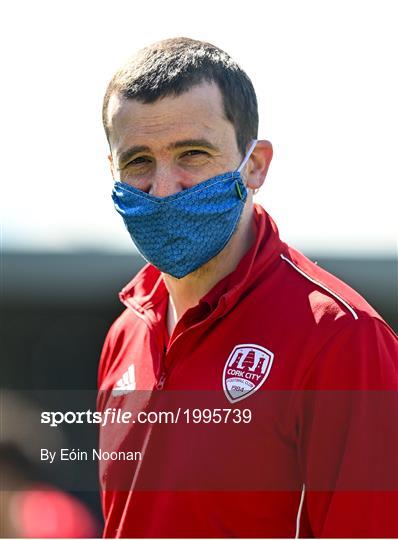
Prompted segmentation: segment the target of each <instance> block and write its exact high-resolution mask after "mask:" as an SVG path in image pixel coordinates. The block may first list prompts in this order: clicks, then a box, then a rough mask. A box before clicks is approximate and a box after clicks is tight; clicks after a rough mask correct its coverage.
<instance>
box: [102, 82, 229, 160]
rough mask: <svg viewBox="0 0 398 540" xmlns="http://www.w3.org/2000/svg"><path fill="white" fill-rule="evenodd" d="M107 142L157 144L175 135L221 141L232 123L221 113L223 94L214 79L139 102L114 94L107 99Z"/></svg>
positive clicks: (114, 145)
mask: <svg viewBox="0 0 398 540" xmlns="http://www.w3.org/2000/svg"><path fill="white" fill-rule="evenodd" d="M108 123H109V126H110V143H111V146H112V148H113V149H114V150H116V151H117V150H121V149H122V148H123V147H126V146H129V145H131V144H145V145H148V146H151V147H152V146H155V147H156V146H157V145H158V143H160V142H163V143H170V142H172V141H173V140H175V139H176V138H178V139H180V138H187V139H196V138H210V139H211V140H217V141H219V142H221V140H222V139H224V140H225V139H228V138H230V137H231V136H232V139H235V131H234V127H233V125H232V124H231V122H229V121H228V120H227V119H226V117H225V114H224V106H223V101H222V95H221V92H220V90H219V88H218V86H217V85H216V84H214V83H208V82H203V83H201V84H198V85H196V86H194V87H192V88H191V89H190V90H188V91H187V92H184V93H183V94H181V95H179V96H168V97H164V98H161V99H158V100H157V101H155V102H153V103H142V102H140V101H138V100H135V99H125V98H123V97H121V96H120V95H118V94H113V95H112V96H111V98H110V100H109V107H108Z"/></svg>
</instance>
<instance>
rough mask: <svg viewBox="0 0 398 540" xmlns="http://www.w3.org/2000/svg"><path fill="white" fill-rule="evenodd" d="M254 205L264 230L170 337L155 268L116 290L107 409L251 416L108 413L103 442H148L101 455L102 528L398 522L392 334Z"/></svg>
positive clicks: (375, 532) (262, 530) (326, 530)
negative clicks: (148, 420) (161, 419)
mask: <svg viewBox="0 0 398 540" xmlns="http://www.w3.org/2000/svg"><path fill="white" fill-rule="evenodd" d="M254 217H255V223H256V227H257V237H256V241H255V244H254V245H253V246H252V247H251V248H250V250H249V251H248V252H247V253H246V254H245V256H244V257H243V258H242V260H241V261H240V263H239V265H238V267H237V268H236V269H235V271H233V272H232V273H231V274H229V275H228V276H227V277H225V278H224V279H222V280H221V281H220V282H219V283H218V284H217V285H216V286H215V287H214V288H213V289H212V290H211V291H210V292H209V293H208V294H207V295H206V296H205V297H204V298H202V299H201V301H200V302H199V304H198V305H197V306H195V307H194V308H192V309H190V310H188V311H187V312H186V313H185V314H184V316H183V317H182V318H181V319H180V320H179V322H178V324H177V326H176V328H175V329H174V331H173V335H172V336H171V338H170V339H169V336H168V334H167V330H166V320H165V316H166V310H167V302H168V294H167V290H166V287H165V285H164V282H163V280H162V277H161V274H160V273H159V271H158V270H157V269H155V268H154V267H153V266H151V265H146V266H145V267H144V268H143V269H142V270H141V271H140V272H139V274H137V276H136V277H135V278H134V279H133V280H132V281H131V283H129V284H128V285H127V286H126V287H125V288H124V289H123V290H122V292H121V293H120V298H121V300H122V302H123V303H124V304H125V305H126V310H125V311H124V312H123V313H122V314H121V316H120V317H119V318H118V319H117V320H116V321H115V323H114V324H113V325H112V327H111V329H110V331H109V333H108V336H107V338H106V341H105V344H104V347H103V351H102V356H101V360H100V366H99V388H100V392H99V397H98V409H99V410H101V411H103V410H105V409H106V408H108V407H110V408H116V409H118V408H121V409H123V410H124V411H131V412H132V414H133V418H137V415H138V413H139V411H141V410H144V411H148V410H152V408H153V409H154V410H163V409H165V410H166V409H168V408H169V409H170V408H173V407H172V406H171V405H170V404H171V403H173V406H174V405H179V404H180V405H182V408H181V411H180V412H181V414H182V415H183V419H184V420H187V417H186V416H184V413H183V411H185V410H186V409H188V413H185V415H190V414H192V412H191V410H192V409H194V408H195V407H196V408H197V409H198V410H199V411H201V410H202V409H204V408H207V409H209V410H210V411H214V409H215V407H217V411H219V410H220V409H221V410H223V409H226V410H228V409H231V410H232V411H235V412H232V413H231V414H232V416H233V415H234V414H235V415H236V414H240V413H236V410H239V411H241V413H242V414H243V411H244V410H247V409H248V410H250V411H251V414H252V416H253V421H251V422H249V423H245V424H243V423H242V422H241V423H236V424H234V423H232V422H230V421H225V422H224V420H225V418H224V416H225V415H226V414H227V413H225V411H224V412H223V415H224V416H223V421H222V422H221V423H214V422H210V423H208V424H206V423H205V422H204V421H203V422H202V421H201V422H199V423H197V424H194V423H192V416H191V423H188V421H186V422H185V423H184V422H178V425H177V424H173V425H167V426H166V427H165V425H163V424H158V423H153V424H137V423H134V424H131V423H130V424H112V425H109V426H107V427H104V428H101V433H100V447H102V448H103V449H105V450H108V451H119V450H133V451H141V457H142V459H141V460H136V461H120V460H119V461H111V460H106V461H101V462H100V482H101V497H102V506H103V512H104V518H105V530H104V536H105V537H232V536H233V537H293V536H295V535H296V534H298V535H299V536H301V537H396V536H398V473H397V471H398V466H397V454H398V450H397V449H398V410H397V389H398V362H397V357H398V355H397V352H398V347H397V339H396V336H395V334H394V333H393V331H392V330H391V328H389V326H388V325H387V324H386V323H385V322H384V321H383V320H382V319H381V317H380V316H379V315H378V314H377V313H376V312H375V310H374V309H373V308H372V307H371V306H370V305H369V304H368V303H367V302H366V301H365V300H364V299H363V298H362V297H361V296H360V295H359V294H357V293H356V292H355V291H353V290H352V289H351V288H350V287H348V286H347V285H346V284H344V283H342V282H341V281H340V280H339V279H337V278H336V277H334V276H332V275H331V274H329V273H328V272H326V271H325V270H323V269H321V268H319V267H318V266H317V265H316V264H314V263H313V262H311V261H310V260H308V259H307V258H306V257H304V256H303V255H302V254H301V253H299V252H297V251H296V250H294V249H292V248H290V247H289V246H287V245H286V244H285V243H283V242H282V241H281V240H280V239H279V235H278V231H277V228H276V225H275V223H274V222H273V221H272V219H271V218H270V216H269V215H268V214H267V213H266V212H265V210H264V209H263V208H262V207H261V206H259V205H255V207H254ZM176 396H177V397H176ZM162 400H163V401H162ZM169 405H170V406H169ZM197 414H201V413H200V412H199V413H197ZM211 414H213V413H211ZM214 414H215V416H214V418H216V419H217V418H218V417H217V414H216V413H214ZM218 420H219V418H218Z"/></svg>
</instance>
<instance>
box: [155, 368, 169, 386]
mask: <svg viewBox="0 0 398 540" xmlns="http://www.w3.org/2000/svg"><path fill="white" fill-rule="evenodd" d="M166 378H167V374H166V372H165V371H163V373H162V374H161V375H160V377H159V380H158V382H157V383H156V386H155V388H156V390H163V386H164V383H165V382H166Z"/></svg>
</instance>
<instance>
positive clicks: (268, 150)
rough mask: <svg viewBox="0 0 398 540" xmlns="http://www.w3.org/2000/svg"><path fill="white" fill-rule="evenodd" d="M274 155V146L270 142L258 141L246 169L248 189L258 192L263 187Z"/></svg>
mask: <svg viewBox="0 0 398 540" xmlns="http://www.w3.org/2000/svg"><path fill="white" fill-rule="evenodd" d="M272 154H273V150H272V144H271V143H270V142H269V141H257V144H256V147H255V149H254V150H253V153H252V155H251V156H250V159H249V163H248V164H247V169H246V175H245V176H246V185H247V187H248V188H250V189H253V190H257V189H259V188H260V187H261V186H262V185H263V183H264V180H265V177H266V176H267V172H268V167H269V166H270V163H271V159H272Z"/></svg>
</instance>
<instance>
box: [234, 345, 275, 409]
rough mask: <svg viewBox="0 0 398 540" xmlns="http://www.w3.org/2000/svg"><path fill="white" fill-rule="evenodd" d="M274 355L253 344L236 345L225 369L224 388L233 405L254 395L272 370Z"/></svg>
mask: <svg viewBox="0 0 398 540" xmlns="http://www.w3.org/2000/svg"><path fill="white" fill-rule="evenodd" d="M273 359H274V354H273V353H272V352H271V351H269V350H268V349H265V348H264V347H261V346H260V345H254V344H252V343H244V344H241V345H236V347H235V348H234V349H233V351H232V352H231V354H230V355H229V358H228V360H227V362H226V364H225V367H224V373H223V388H224V392H225V395H226V396H227V398H228V400H229V401H230V402H231V403H235V402H236V401H240V400H241V399H245V398H247V397H249V396H250V395H251V394H254V392H256V391H257V390H258V389H259V388H260V387H261V386H262V384H263V383H264V382H265V380H266V378H267V377H268V375H269V372H270V370H271V366H272V361H273Z"/></svg>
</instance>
